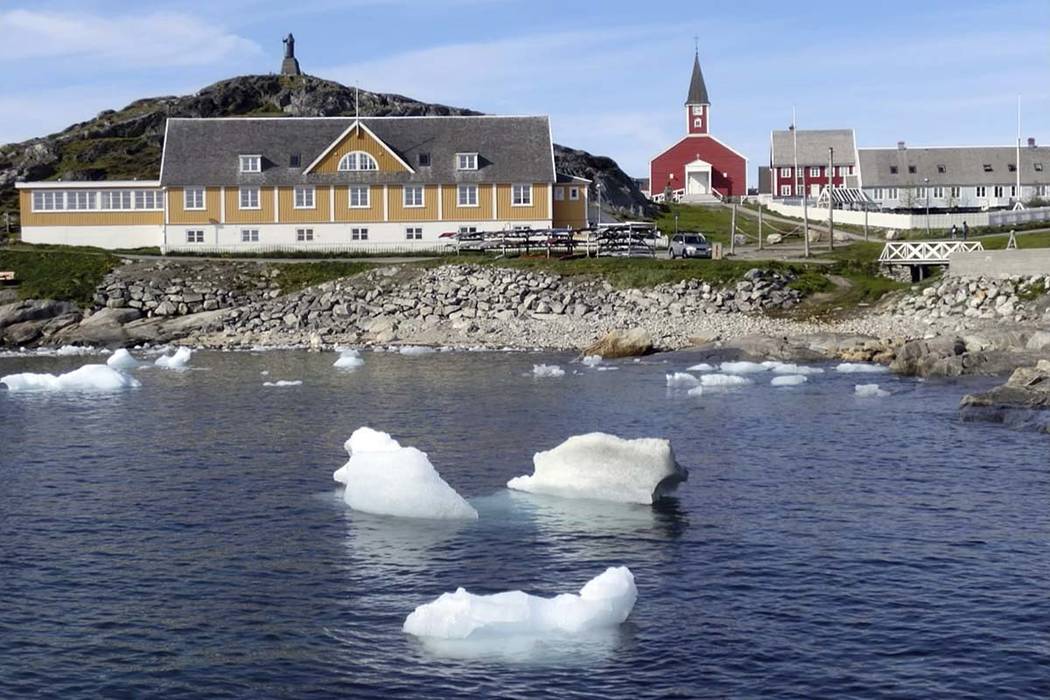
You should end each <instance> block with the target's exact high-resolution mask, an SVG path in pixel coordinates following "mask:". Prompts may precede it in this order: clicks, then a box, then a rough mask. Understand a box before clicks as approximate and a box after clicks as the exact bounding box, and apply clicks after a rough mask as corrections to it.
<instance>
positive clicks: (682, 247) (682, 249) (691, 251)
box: [671, 233, 711, 258]
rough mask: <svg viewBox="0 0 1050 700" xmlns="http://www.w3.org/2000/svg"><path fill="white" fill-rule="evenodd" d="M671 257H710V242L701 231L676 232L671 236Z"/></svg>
mask: <svg viewBox="0 0 1050 700" xmlns="http://www.w3.org/2000/svg"><path fill="white" fill-rule="evenodd" d="M671 257H672V258H710V257H711V244H710V243H708V242H707V238H706V237H705V236H704V234H702V233H678V234H675V235H674V236H672V237H671Z"/></svg>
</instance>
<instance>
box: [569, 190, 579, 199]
mask: <svg viewBox="0 0 1050 700" xmlns="http://www.w3.org/2000/svg"><path fill="white" fill-rule="evenodd" d="M579 198H580V188H579V187H570V188H569V199H570V200H572V201H574V202H575V201H576V200H578V199H579Z"/></svg>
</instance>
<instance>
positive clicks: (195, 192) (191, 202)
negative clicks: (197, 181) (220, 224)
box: [182, 187, 204, 210]
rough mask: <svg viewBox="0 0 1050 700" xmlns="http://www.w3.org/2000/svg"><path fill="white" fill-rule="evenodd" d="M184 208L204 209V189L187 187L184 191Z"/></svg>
mask: <svg viewBox="0 0 1050 700" xmlns="http://www.w3.org/2000/svg"><path fill="white" fill-rule="evenodd" d="M182 208H183V209H187V210H201V209H204V188H203V187H187V188H186V189H184V190H183V191H182Z"/></svg>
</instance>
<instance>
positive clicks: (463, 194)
mask: <svg viewBox="0 0 1050 700" xmlns="http://www.w3.org/2000/svg"><path fill="white" fill-rule="evenodd" d="M458 189H459V195H458V196H459V200H458V201H459V206H461V207H476V206H478V186H477V185H460V186H459V188H458ZM557 189H559V190H560V189H561V188H560V187H559V188H557Z"/></svg>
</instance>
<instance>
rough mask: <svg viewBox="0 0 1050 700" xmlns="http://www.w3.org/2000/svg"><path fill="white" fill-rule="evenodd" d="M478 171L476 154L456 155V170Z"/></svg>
mask: <svg viewBox="0 0 1050 700" xmlns="http://www.w3.org/2000/svg"><path fill="white" fill-rule="evenodd" d="M477 169H478V154H477V153H457V154H456V170H477Z"/></svg>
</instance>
